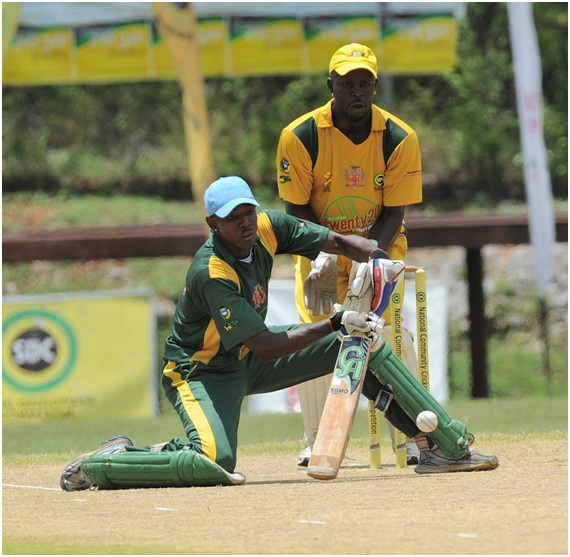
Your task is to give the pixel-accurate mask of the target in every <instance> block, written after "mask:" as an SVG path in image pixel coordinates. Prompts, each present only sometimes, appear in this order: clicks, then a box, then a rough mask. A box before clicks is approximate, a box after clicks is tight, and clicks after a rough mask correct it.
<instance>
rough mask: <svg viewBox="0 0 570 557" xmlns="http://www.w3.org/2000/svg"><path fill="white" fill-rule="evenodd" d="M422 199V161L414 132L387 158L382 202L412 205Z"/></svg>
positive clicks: (396, 205) (391, 205)
mask: <svg viewBox="0 0 570 557" xmlns="http://www.w3.org/2000/svg"><path fill="white" fill-rule="evenodd" d="M421 201H422V161H421V156H420V145H419V142H418V138H417V135H416V134H415V132H412V133H410V134H409V135H408V136H407V137H406V138H405V139H404V140H403V141H402V142H401V143H400V144H399V145H398V147H396V149H395V150H394V152H393V153H392V155H391V156H390V158H389V159H388V163H387V168H386V174H385V176H384V189H383V203H384V205H385V206H386V207H401V206H404V205H413V204H414V203H421Z"/></svg>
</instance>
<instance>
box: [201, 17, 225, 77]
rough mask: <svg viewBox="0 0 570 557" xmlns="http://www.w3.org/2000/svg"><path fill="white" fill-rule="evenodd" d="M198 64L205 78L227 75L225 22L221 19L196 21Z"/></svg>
mask: <svg viewBox="0 0 570 557" xmlns="http://www.w3.org/2000/svg"><path fill="white" fill-rule="evenodd" d="M198 46H199V51H200V64H201V66H202V72H203V73H204V75H205V76H208V77H209V76H215V75H227V74H229V65H230V64H229V59H228V57H229V55H228V51H229V38H228V24H227V21H226V20H224V19H221V18H212V19H201V20H199V21H198Z"/></svg>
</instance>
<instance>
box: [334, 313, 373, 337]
mask: <svg viewBox="0 0 570 557" xmlns="http://www.w3.org/2000/svg"><path fill="white" fill-rule="evenodd" d="M329 323H330V325H331V329H332V330H333V331H340V333H341V334H342V335H349V336H352V335H355V336H368V335H369V334H370V325H369V323H368V322H367V321H366V314H365V313H361V314H358V313H356V312H355V311H350V310H342V311H337V312H336V313H333V314H332V315H331V316H330V317H329Z"/></svg>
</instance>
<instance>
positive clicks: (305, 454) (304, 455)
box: [297, 445, 313, 468]
mask: <svg viewBox="0 0 570 557" xmlns="http://www.w3.org/2000/svg"><path fill="white" fill-rule="evenodd" d="M312 454H313V445H309V446H308V447H305V449H303V450H302V451H301V452H300V453H299V462H298V464H297V466H303V467H305V468H306V467H307V466H309V460H311V455H312Z"/></svg>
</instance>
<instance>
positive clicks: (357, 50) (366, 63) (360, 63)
mask: <svg viewBox="0 0 570 557" xmlns="http://www.w3.org/2000/svg"><path fill="white" fill-rule="evenodd" d="M359 69H365V70H368V71H369V72H370V73H371V74H372V75H373V76H374V77H375V78H378V69H377V64H376V56H375V55H374V52H372V51H371V50H370V49H369V48H368V47H367V46H364V45H361V44H358V43H352V44H347V45H345V46H343V47H341V48H339V49H338V50H337V51H336V52H335V53H334V55H333V57H332V58H331V63H330V64H329V74H332V73H333V72H336V73H338V74H340V75H346V74H347V73H348V72H351V71H352V70H359Z"/></svg>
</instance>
